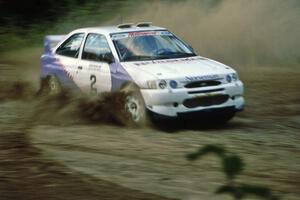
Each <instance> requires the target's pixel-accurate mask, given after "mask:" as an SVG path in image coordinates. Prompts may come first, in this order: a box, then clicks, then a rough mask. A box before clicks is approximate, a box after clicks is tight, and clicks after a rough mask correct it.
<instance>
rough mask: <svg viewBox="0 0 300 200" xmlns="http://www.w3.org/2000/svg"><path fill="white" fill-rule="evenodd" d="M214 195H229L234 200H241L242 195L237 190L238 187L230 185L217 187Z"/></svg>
mask: <svg viewBox="0 0 300 200" xmlns="http://www.w3.org/2000/svg"><path fill="white" fill-rule="evenodd" d="M215 193H216V194H229V195H231V196H232V197H234V198H235V199H242V198H243V197H244V196H243V193H242V192H241V191H240V190H239V188H238V187H235V186H232V185H224V186H221V187H219V188H218V189H217V190H216V191H215Z"/></svg>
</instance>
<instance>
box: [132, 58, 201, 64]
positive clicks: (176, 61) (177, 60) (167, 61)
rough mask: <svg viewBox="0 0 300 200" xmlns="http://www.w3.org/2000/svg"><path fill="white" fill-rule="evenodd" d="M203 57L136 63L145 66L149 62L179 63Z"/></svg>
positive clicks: (149, 62) (151, 62)
mask: <svg viewBox="0 0 300 200" xmlns="http://www.w3.org/2000/svg"><path fill="white" fill-rule="evenodd" d="M201 59H202V58H201V57H188V58H179V59H168V60H152V61H144V62H136V63H134V64H135V65H136V66H144V65H149V64H162V63H179V62H190V61H195V60H201Z"/></svg>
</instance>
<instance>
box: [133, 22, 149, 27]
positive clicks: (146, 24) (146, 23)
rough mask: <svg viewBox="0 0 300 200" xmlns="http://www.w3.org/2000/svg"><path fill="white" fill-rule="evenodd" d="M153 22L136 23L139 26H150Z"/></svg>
mask: <svg viewBox="0 0 300 200" xmlns="http://www.w3.org/2000/svg"><path fill="white" fill-rule="evenodd" d="M151 24H152V22H139V23H137V24H136V26H137V27H150V26H151Z"/></svg>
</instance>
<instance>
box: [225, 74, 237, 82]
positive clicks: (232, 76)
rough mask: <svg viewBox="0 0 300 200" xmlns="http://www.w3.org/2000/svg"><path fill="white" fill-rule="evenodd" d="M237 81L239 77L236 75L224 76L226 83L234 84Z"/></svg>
mask: <svg viewBox="0 0 300 200" xmlns="http://www.w3.org/2000/svg"><path fill="white" fill-rule="evenodd" d="M238 80H239V77H238V75H237V73H231V74H227V75H226V81H227V82H228V83H231V82H236V81H238Z"/></svg>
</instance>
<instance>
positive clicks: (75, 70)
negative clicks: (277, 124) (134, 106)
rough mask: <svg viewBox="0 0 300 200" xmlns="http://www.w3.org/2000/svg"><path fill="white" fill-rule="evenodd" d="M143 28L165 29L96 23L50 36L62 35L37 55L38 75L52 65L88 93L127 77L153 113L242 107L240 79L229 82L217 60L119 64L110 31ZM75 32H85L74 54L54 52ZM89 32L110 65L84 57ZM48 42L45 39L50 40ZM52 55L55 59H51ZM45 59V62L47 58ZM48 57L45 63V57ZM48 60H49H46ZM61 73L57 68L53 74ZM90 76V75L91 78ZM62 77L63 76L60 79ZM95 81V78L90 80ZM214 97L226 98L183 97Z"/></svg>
mask: <svg viewBox="0 0 300 200" xmlns="http://www.w3.org/2000/svg"><path fill="white" fill-rule="evenodd" d="M137 31H143V32H145V33H147V31H152V32H153V31H162V32H166V31H167V30H166V29H164V28H161V27H154V26H149V27H143V28H141V27H131V28H124V29H123V28H122V29H121V28H118V27H95V28H85V29H78V30H75V31H73V32H71V33H70V34H68V35H67V36H59V37H56V36H51V37H49V38H48V39H49V40H50V42H51V38H52V39H53V40H54V39H56V40H57V39H58V38H65V39H64V40H62V41H61V42H59V43H58V45H57V46H56V47H55V48H52V47H51V48H50V49H49V50H48V52H47V50H45V54H44V55H43V56H42V70H41V78H43V77H46V76H48V75H49V74H50V75H51V74H55V73H56V72H54V71H55V70H51V68H52V69H53V68H55V67H57V66H58V68H61V71H63V72H64V73H65V74H67V76H68V78H70V81H69V82H71V84H75V85H76V86H77V87H78V88H79V89H80V90H81V91H82V92H84V93H91V90H92V89H96V91H97V93H99V94H100V93H102V92H109V91H114V90H116V89H121V88H120V87H121V86H122V84H123V83H119V81H123V82H124V83H126V82H128V81H130V82H133V83H135V84H136V85H138V86H139V87H140V91H141V94H142V96H143V99H144V102H145V105H146V107H147V108H148V109H149V110H150V111H152V112H154V113H157V114H161V115H165V116H172V117H176V116H177V115H178V113H188V112H194V111H201V110H207V109H213V108H226V107H231V108H234V109H235V110H236V111H239V110H242V109H243V107H244V98H243V93H244V89H243V88H244V87H243V83H242V82H241V81H240V80H235V81H230V82H229V81H228V80H227V76H228V75H230V74H236V71H235V70H233V69H232V68H230V67H229V66H226V65H224V64H222V63H219V62H217V61H214V60H211V59H208V58H204V57H201V56H194V57H186V58H172V59H161V60H149V61H130V62H122V61H120V60H121V59H120V58H119V56H118V53H117V50H116V48H115V46H114V43H113V40H112V38H111V34H116V33H124V32H126V33H130V32H137ZM76 33H84V34H85V36H84V39H83V42H82V44H81V47H80V50H79V56H78V58H69V57H66V56H61V55H58V54H56V50H57V49H58V47H60V46H61V45H62V44H63V43H64V41H65V40H67V39H68V38H69V37H70V36H72V35H74V34H76ZM89 33H95V34H101V35H103V36H105V38H106V40H107V43H108V45H109V48H110V50H111V53H112V55H113V57H114V63H113V64H109V63H107V62H99V61H97V62H96V61H90V60H83V59H81V58H82V53H83V46H84V44H85V41H86V38H87V35H88V34H89ZM50 42H48V43H49V44H50ZM48 43H47V41H46V42H45V48H47V44H48ZM52 58H54V59H56V60H55V61H53V60H51V59H52ZM47 59H48V60H47ZM49 59H50V61H49ZM49 63H50V64H49ZM118 73H120V74H122V75H124V74H125V76H126V74H128V77H126V79H124V80H122V77H121V78H120V80H119V79H117V78H116V77H118ZM56 75H57V76H64V75H61V74H60V72H58V73H57V74H56ZM92 76H95V78H94V77H92ZM63 78H64V77H63ZM94 79H95V82H94ZM160 80H165V81H166V82H167V85H168V86H167V88H165V89H160V88H157V89H153V88H152V89H150V88H148V85H147V83H148V81H160ZM210 80H217V81H219V82H220V84H219V85H213V86H206V87H196V88H186V87H185V86H186V84H188V83H192V82H197V81H210ZM171 81H175V82H176V83H177V84H178V85H177V88H172V87H170V82H171ZM213 95H228V96H229V97H230V98H229V99H228V100H227V101H226V102H224V103H222V104H218V105H208V106H207V105H206V106H197V107H194V108H189V107H187V106H185V105H184V102H185V100H188V99H194V98H201V97H209V96H213Z"/></svg>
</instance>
